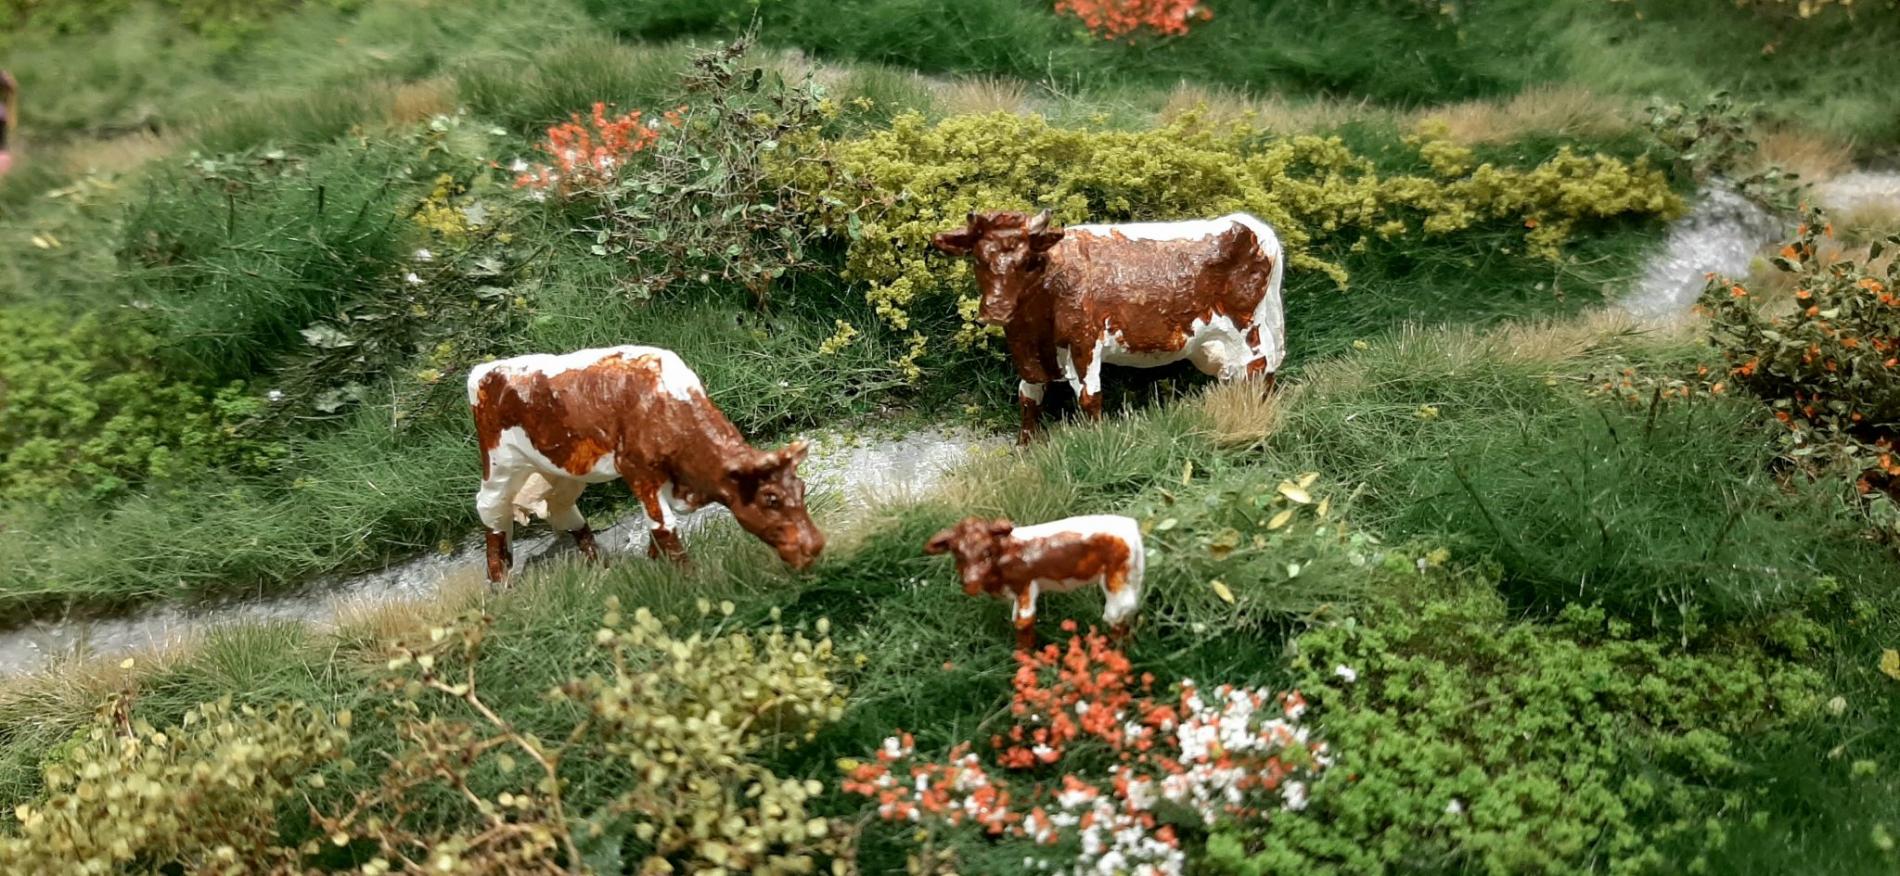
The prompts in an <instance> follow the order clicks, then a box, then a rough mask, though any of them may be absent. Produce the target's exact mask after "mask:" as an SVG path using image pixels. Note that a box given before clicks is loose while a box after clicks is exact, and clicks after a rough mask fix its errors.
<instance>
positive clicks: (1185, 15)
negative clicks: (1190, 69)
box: [1056, 0, 1214, 40]
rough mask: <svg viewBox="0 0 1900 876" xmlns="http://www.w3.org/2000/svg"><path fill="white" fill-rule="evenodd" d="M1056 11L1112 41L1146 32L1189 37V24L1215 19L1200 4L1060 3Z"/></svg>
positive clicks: (1171, 0)
mask: <svg viewBox="0 0 1900 876" xmlns="http://www.w3.org/2000/svg"><path fill="white" fill-rule="evenodd" d="M1056 11H1057V12H1059V13H1067V14H1069V15H1073V16H1075V17H1076V18H1079V19H1082V24H1083V25H1084V26H1085V27H1087V28H1088V29H1089V31H1090V32H1092V33H1094V34H1095V35H1096V36H1099V37H1102V38H1103V39H1111V40H1112V39H1119V38H1121V37H1125V36H1129V35H1131V34H1134V33H1135V32H1136V31H1139V30H1143V29H1146V30H1149V31H1152V32H1154V33H1157V34H1161V35H1163V36H1179V35H1181V34H1184V33H1187V31H1188V22H1190V21H1205V20H1207V19H1209V18H1212V17H1214V13H1213V12H1211V11H1209V10H1208V9H1207V7H1205V6H1202V5H1201V4H1200V3H1199V0H1056Z"/></svg>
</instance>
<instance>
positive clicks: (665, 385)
mask: <svg viewBox="0 0 1900 876" xmlns="http://www.w3.org/2000/svg"><path fill="white" fill-rule="evenodd" d="M468 403H469V406H470V407H471V408H472V409H473V410H474V413H475V434H476V437H477V438H478V439H479V440H480V442H481V457H482V487H481V492H480V493H479V494H478V495H477V496H476V499H475V507H476V511H477V512H478V513H479V514H480V515H481V518H482V523H483V524H485V525H486V526H487V527H488V578H489V580H490V581H501V580H503V579H505V578H506V577H507V575H508V571H509V569H510V568H511V567H512V566H513V564H514V557H513V554H512V552H511V550H510V548H509V541H510V536H511V533H512V528H513V524H514V501H515V495H516V493H517V492H519V491H520V490H521V488H522V486H523V485H524V484H525V483H526V482H527V481H528V480H529V479H530V478H531V477H533V476H536V475H538V476H540V477H542V478H545V479H547V481H548V484H549V487H548V488H547V490H546V491H545V495H544V496H543V497H542V498H543V500H544V501H545V502H546V509H547V511H546V513H547V518H548V522H549V523H551V524H553V526H554V528H556V529H560V530H564V531H567V532H570V533H573V535H574V540H575V543H576V545H577V546H578V547H579V548H580V550H581V552H582V553H583V554H585V555H586V556H588V557H589V558H593V557H594V556H596V549H595V547H594V537H593V533H592V532H591V531H589V530H588V528H587V520H586V518H584V517H582V516H581V514H580V512H579V511H577V510H575V507H574V503H575V500H576V499H578V498H579V497H580V494H581V491H582V490H584V489H586V488H587V485H588V484H590V483H601V482H604V481H610V480H614V479H616V478H618V479H621V480H625V481H626V482H627V485H628V486H630V487H632V488H633V494H634V496H636V497H638V498H639V500H640V504H641V505H642V506H643V507H644V508H645V509H646V514H647V518H648V520H649V522H650V525H651V526H652V530H653V531H652V541H651V542H650V543H649V544H648V546H647V555H648V556H658V555H659V554H660V553H661V552H665V553H666V554H668V555H670V556H672V557H674V558H676V559H684V558H685V548H684V547H683V546H681V544H680V539H679V535H678V533H676V532H675V531H674V516H673V515H674V513H675V512H676V511H677V512H680V513H685V512H688V511H692V510H695V509H698V508H700V507H702V506H704V505H706V504H708V503H711V502H717V503H719V504H721V505H724V506H726V507H727V508H729V509H731V510H732V516H733V517H734V518H736V519H737V520H738V521H739V525H740V526H742V527H744V528H745V530H746V531H747V532H750V533H752V534H753V535H756V536H758V537H759V538H760V539H761V540H762V541H764V542H765V543H766V544H768V545H770V546H771V547H772V548H773V549H774V550H776V551H778V555H779V557H780V558H781V559H783V560H784V561H785V562H786V563H787V564H789V565H791V566H793V567H794V568H804V567H806V566H808V565H810V564H811V562H812V561H813V560H814V559H816V558H817V556H818V554H819V552H820V551H822V550H824V547H825V536H824V534H823V533H821V532H819V531H818V527H816V526H814V525H813V524H812V522H811V516H810V515H809V514H807V513H806V511H805V482H804V481H801V480H799V478H798V464H799V462H801V461H803V460H804V458H805V445H804V443H803V442H795V443H793V444H792V445H790V446H788V447H786V448H784V449H782V450H776V451H763V450H757V449H755V448H753V447H752V446H750V445H748V444H747V443H746V441H745V438H744V437H743V436H741V435H740V434H739V430H738V428H736V427H734V426H733V425H732V421H731V420H728V419H726V415H725V414H723V413H721V412H720V410H719V408H718V407H716V406H714V405H713V403H712V400H711V399H708V398H707V397H706V391H705V389H704V388H702V387H701V386H700V383H699V377H698V375H695V374H694V373H693V371H692V369H690V368H688V367H686V363H684V362H682V361H680V357H679V356H677V355H674V353H673V352H672V351H670V350H662V349H659V348H657V347H632V346H627V347H609V348H606V349H599V350H582V351H580V352H578V353H569V354H567V355H563V356H552V355H534V356H519V357H516V358H513V359H502V360H500V361H496V362H488V363H485V364H482V365H478V366H476V367H475V369H474V370H473V371H471V372H469V375H468Z"/></svg>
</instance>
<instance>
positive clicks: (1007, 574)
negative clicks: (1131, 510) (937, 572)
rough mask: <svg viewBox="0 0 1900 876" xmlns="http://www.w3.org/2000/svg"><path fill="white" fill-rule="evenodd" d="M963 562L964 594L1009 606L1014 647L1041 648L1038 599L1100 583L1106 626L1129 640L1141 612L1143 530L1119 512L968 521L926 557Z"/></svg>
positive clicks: (928, 546)
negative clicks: (1027, 522) (1030, 522)
mask: <svg viewBox="0 0 1900 876" xmlns="http://www.w3.org/2000/svg"><path fill="white" fill-rule="evenodd" d="M946 552H947V553H949V554H950V555H952V556H954V557H955V558H956V561H957V574H958V575H959V576H961V577H962V578H963V592H965V593H968V594H970V595H971V596H976V595H978V594H983V593H988V594H991V595H994V596H1003V597H1006V598H1008V599H1009V600H1010V602H1011V605H1012V606H1013V609H1012V611H1011V613H1010V617H1011V618H1012V619H1013V620H1014V621H1015V624H1016V647H1018V648H1021V649H1024V650H1027V649H1031V648H1034V647H1036V597H1037V595H1038V594H1040V593H1041V592H1042V591H1045V590H1049V591H1054V592H1058V593H1062V592H1067V591H1070V590H1075V589H1078V588H1081V587H1083V586H1086V585H1088V584H1100V585H1101V587H1102V593H1103V594H1104V595H1105V596H1106V597H1107V602H1106V603H1105V605H1104V606H1103V609H1102V620H1103V621H1105V622H1107V624H1108V625H1109V627H1110V629H1111V630H1112V631H1113V632H1114V634H1115V635H1117V636H1121V635H1126V634H1127V632H1128V624H1129V621H1130V620H1132V619H1133V617H1134V615H1135V612H1136V611H1137V610H1138V609H1139V608H1140V606H1141V572H1142V565H1143V562H1144V559H1145V557H1144V555H1143V553H1142V547H1141V525H1140V524H1139V523H1136V522H1135V520H1134V519H1133V518H1129V517H1122V516H1119V515H1115V514H1094V515H1088V516H1083V517H1069V518H1065V519H1062V520H1056V521H1052V522H1049V523H1041V524H1037V525H1035V526H1023V527H1018V526H1016V525H1015V524H1013V523H1011V522H1009V521H1008V520H985V519H983V518H981V517H967V518H964V519H963V520H961V521H958V523H957V524H956V525H955V526H952V527H950V528H949V529H946V530H944V531H942V532H939V533H937V534H936V535H935V536H932V537H931V539H930V541H929V542H927V543H925V545H924V553H927V554H941V553H946Z"/></svg>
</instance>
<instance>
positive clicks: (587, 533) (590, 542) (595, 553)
mask: <svg viewBox="0 0 1900 876" xmlns="http://www.w3.org/2000/svg"><path fill="white" fill-rule="evenodd" d="M573 535H574V549H575V550H578V551H580V552H581V556H583V557H586V558H587V561H588V562H590V563H598V562H600V546H599V545H598V544H596V543H595V542H594V530H593V529H592V528H589V527H587V526H582V527H581V528H579V529H576V530H574V532H573Z"/></svg>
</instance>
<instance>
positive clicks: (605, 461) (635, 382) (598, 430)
mask: <svg viewBox="0 0 1900 876" xmlns="http://www.w3.org/2000/svg"><path fill="white" fill-rule="evenodd" d="M468 392H469V405H470V407H471V409H472V410H473V412H474V416H475V431H476V437H477V440H478V441H480V443H481V448H482V455H483V460H484V464H485V465H486V464H487V461H488V459H489V456H490V455H491V454H494V453H496V452H497V451H498V450H505V451H507V452H513V453H515V454H517V455H521V456H523V457H525V458H527V459H528V460H529V461H531V462H533V463H534V464H535V466H536V467H537V468H543V469H551V470H549V471H548V472H547V473H549V474H556V473H565V474H566V475H569V476H573V477H588V478H606V477H609V476H611V474H612V470H611V466H612V463H613V461H614V458H615V456H616V455H621V456H624V455H625V454H627V453H630V452H632V453H636V454H641V455H644V454H645V452H647V451H649V450H650V449H651V446H650V443H649V444H648V445H647V446H643V445H642V442H641V441H640V440H639V439H641V438H642V437H643V436H645V435H647V434H652V433H656V432H663V431H664V428H665V424H667V423H669V422H672V421H675V420H691V419H693V418H692V417H690V415H687V416H682V415H681V414H680V413H679V409H680V408H681V407H683V406H691V405H695V404H708V405H709V404H710V403H709V402H706V400H705V390H704V388H703V387H702V386H701V385H700V382H699V378H698V376H697V375H695V374H694V373H693V371H692V369H690V368H688V367H687V366H686V363H685V362H683V361H682V360H681V359H680V358H679V356H678V355H676V354H674V353H673V352H672V351H671V350H665V349H661V348H659V347H642V346H621V347H607V348H601V349H593V350H581V351H578V352H574V353H566V354H559V355H551V354H535V355H528V356H517V357H514V358H511V359H500V360H496V361H493V362H486V363H483V364H481V365H478V366H476V367H475V368H474V369H472V370H471V371H470V372H469V379H468Z"/></svg>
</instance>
